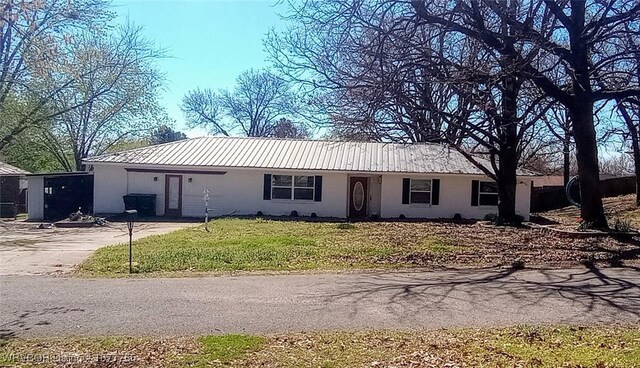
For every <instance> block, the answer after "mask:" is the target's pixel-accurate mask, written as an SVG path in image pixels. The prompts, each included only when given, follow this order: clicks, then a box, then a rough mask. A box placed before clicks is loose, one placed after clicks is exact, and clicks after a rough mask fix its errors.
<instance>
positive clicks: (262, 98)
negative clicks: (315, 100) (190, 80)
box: [182, 69, 296, 137]
mask: <svg viewBox="0 0 640 368" xmlns="http://www.w3.org/2000/svg"><path fill="white" fill-rule="evenodd" d="M295 104H296V99H295V96H294V94H293V93H292V92H291V89H290V87H289V84H288V83H287V82H286V81H285V80H284V79H282V78H280V77H278V76H277V75H275V74H273V73H271V72H270V71H268V70H255V69H250V70H247V71H245V72H243V73H242V74H240V75H239V76H238V78H236V85H235V87H234V88H233V89H232V90H228V89H225V90H222V91H220V93H218V94H216V93H214V92H213V91H211V90H209V89H205V90H199V89H197V90H195V91H191V92H189V93H188V94H187V95H186V96H185V97H184V99H183V103H182V110H183V111H184V113H185V116H186V117H187V120H188V122H189V124H190V126H202V127H205V128H207V129H209V131H211V132H212V133H214V134H224V135H227V136H228V135H229V134H230V133H231V131H232V130H233V129H236V130H239V131H240V132H241V133H242V134H243V135H246V136H247V137H266V136H270V135H273V129H274V127H275V125H276V123H277V122H278V120H279V119H281V118H283V117H286V116H291V115H293V114H295V112H296V109H295ZM225 118H226V119H227V120H226V121H225Z"/></svg>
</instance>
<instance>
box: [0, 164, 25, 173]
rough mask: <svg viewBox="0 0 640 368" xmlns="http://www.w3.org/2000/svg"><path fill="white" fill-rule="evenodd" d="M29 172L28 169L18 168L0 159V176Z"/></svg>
mask: <svg viewBox="0 0 640 368" xmlns="http://www.w3.org/2000/svg"><path fill="white" fill-rule="evenodd" d="M27 174H29V172H28V171H24V170H22V169H18V168H17V167H15V166H11V165H9V164H7V163H4V162H2V161H0V176H22V175H27Z"/></svg>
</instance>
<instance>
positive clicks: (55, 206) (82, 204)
mask: <svg viewBox="0 0 640 368" xmlns="http://www.w3.org/2000/svg"><path fill="white" fill-rule="evenodd" d="M27 178H28V181H29V199H28V218H29V220H47V221H57V220H60V219H63V218H65V217H67V216H68V215H69V214H70V213H72V212H76V211H78V209H80V211H82V212H83V213H93V173H91V172H84V171H83V172H65V173H46V174H31V175H27Z"/></svg>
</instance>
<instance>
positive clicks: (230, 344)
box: [199, 335, 267, 366]
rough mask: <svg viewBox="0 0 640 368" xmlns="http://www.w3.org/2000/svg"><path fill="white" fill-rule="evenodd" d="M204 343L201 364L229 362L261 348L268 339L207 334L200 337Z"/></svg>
mask: <svg viewBox="0 0 640 368" xmlns="http://www.w3.org/2000/svg"><path fill="white" fill-rule="evenodd" d="M199 341H200V343H201V344H202V351H201V355H200V359H199V360H200V364H201V365H203V366H206V365H207V363H208V362H214V361H215V362H220V363H229V362H231V361H233V360H235V359H239V358H242V357H243V356H245V355H246V354H247V353H249V352H251V351H256V350H259V349H260V348H261V347H262V346H263V345H264V344H265V343H266V342H267V339H266V338H265V337H262V336H250V335H221V336H205V337H201V338H200V339H199Z"/></svg>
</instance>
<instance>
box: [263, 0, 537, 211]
mask: <svg viewBox="0 0 640 368" xmlns="http://www.w3.org/2000/svg"><path fill="white" fill-rule="evenodd" d="M508 4H510V5H509V7H510V9H511V11H514V12H516V11H518V10H519V9H518V7H517V6H516V4H517V2H515V1H513V2H508ZM291 7H292V9H293V12H292V16H291V21H292V22H293V24H294V26H292V27H291V28H290V29H288V30H287V31H286V32H283V33H272V34H270V36H269V37H268V38H267V40H266V45H267V48H268V50H269V51H270V54H271V57H272V59H273V60H274V62H275V64H276V66H277V68H278V70H280V71H281V72H282V73H284V74H286V75H287V76H288V77H289V78H290V79H291V80H293V81H295V82H297V83H298V84H300V85H301V86H302V88H303V89H306V91H307V93H308V94H313V93H315V94H316V95H319V96H320V97H321V98H316V99H315V101H319V102H320V104H324V105H323V107H324V106H326V108H324V110H325V111H326V112H327V114H328V117H329V119H330V121H331V123H332V124H333V126H334V129H333V133H334V134H340V135H346V136H348V137H349V138H352V139H353V138H355V139H364V140H379V141H395V142H407V143H409V142H441V143H447V144H450V145H453V146H454V147H455V148H457V149H458V150H459V151H460V152H461V153H462V154H464V155H465V156H466V157H467V159H469V160H470V161H471V162H472V163H473V164H474V165H476V166H477V167H478V168H480V169H481V170H482V171H483V172H484V173H485V174H487V175H488V176H489V177H491V178H493V179H494V180H495V181H496V182H497V183H498V187H499V201H498V209H499V215H500V216H501V218H502V219H504V220H505V222H506V223H512V222H515V221H516V213H515V191H516V183H517V181H516V173H517V166H518V162H519V158H520V157H521V156H522V155H521V154H522V152H523V151H524V150H525V148H526V146H527V142H526V139H527V138H528V137H530V136H531V135H532V133H531V129H532V127H533V125H534V124H535V122H536V121H537V119H538V117H539V116H540V115H542V114H544V110H545V106H547V105H548V101H547V100H546V99H545V98H544V96H543V95H542V94H541V93H540V89H539V88H537V86H535V85H533V84H532V83H531V82H530V81H529V80H528V79H527V78H526V76H524V75H523V73H522V69H523V68H522V66H521V65H522V64H523V62H522V61H521V60H517V59H515V58H514V57H512V56H510V55H503V54H501V53H499V52H496V51H495V50H492V49H490V48H487V47H486V46H485V45H484V44H483V43H482V42H480V41H478V40H475V39H473V38H469V37H465V36H464V35H460V34H457V33H455V32H449V31H448V30H447V29H445V28H444V27H440V26H434V25H431V24H428V23H425V22H422V21H419V20H418V21H416V17H415V13H414V11H413V9H412V8H411V7H410V6H407V5H406V3H403V2H400V1H384V0H381V1H377V2H369V3H363V2H360V1H343V2H302V3H301V4H300V3H298V2H294V3H292V4H291ZM491 21H492V22H493V24H497V25H498V26H497V31H496V34H497V36H496V37H498V38H499V39H500V40H501V42H504V43H505V44H507V45H509V47H515V42H516V38H515V34H516V33H517V30H515V29H512V27H511V25H510V24H509V23H508V22H506V21H502V20H501V19H500V18H499V17H496V16H493V19H492V20H491ZM451 45H455V47H451ZM529 51H530V52H531V53H532V54H533V53H535V52H536V49H535V48H530V50H529ZM474 152H475V153H478V154H482V155H486V156H488V157H489V158H490V162H491V165H490V166H489V167H487V166H486V165H484V164H483V161H482V160H478V159H477V158H476V156H475V155H474V154H473V153H474Z"/></svg>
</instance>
